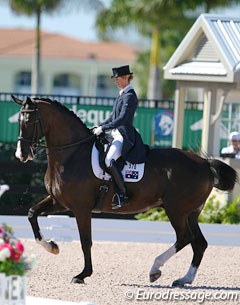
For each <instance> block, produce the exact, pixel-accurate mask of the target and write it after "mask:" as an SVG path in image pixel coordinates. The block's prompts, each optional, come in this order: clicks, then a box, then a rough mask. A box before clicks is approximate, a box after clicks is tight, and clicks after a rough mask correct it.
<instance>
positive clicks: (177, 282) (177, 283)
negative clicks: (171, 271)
mask: <svg viewBox="0 0 240 305" xmlns="http://www.w3.org/2000/svg"><path fill="white" fill-rule="evenodd" d="M172 287H179V288H182V287H184V282H182V281H179V280H176V281H174V282H173V283H172Z"/></svg>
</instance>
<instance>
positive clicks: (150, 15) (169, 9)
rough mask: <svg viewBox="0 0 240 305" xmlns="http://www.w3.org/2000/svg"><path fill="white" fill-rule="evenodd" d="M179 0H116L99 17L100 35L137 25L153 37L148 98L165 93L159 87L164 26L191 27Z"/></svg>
mask: <svg viewBox="0 0 240 305" xmlns="http://www.w3.org/2000/svg"><path fill="white" fill-rule="evenodd" d="M186 21H188V20H187V19H186V17H185V16H184V10H183V1H180V0H168V1H165V0H148V1H146V0H131V1H129V0H113V1H112V5H111V7H110V8H108V9H105V10H102V11H101V12H100V13H99V14H98V16H97V20H96V25H97V28H98V30H99V34H100V36H101V37H102V38H106V36H107V35H108V34H109V32H110V31H114V30H115V29H117V28H119V27H122V28H126V27H129V26H130V25H132V24H134V25H135V26H136V27H137V29H138V30H139V32H140V33H141V34H143V35H145V36H151V41H152V43H151V51H150V69H149V82H148V94H147V97H148V98H149V99H159V98H161V96H162V93H161V86H160V67H159V55H160V47H159V46H160V38H161V37H160V35H161V34H162V32H163V31H164V30H165V29H170V28H171V29H174V28H175V29H176V28H178V27H179V24H181V26H182V27H186V25H188V26H189V23H187V22H186Z"/></svg>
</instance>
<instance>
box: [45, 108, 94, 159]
mask: <svg viewBox="0 0 240 305" xmlns="http://www.w3.org/2000/svg"><path fill="white" fill-rule="evenodd" d="M44 118H46V119H44V122H43V125H44V126H47V127H46V132H45V139H46V144H47V147H48V148H49V152H48V154H49V156H53V155H55V156H58V158H59V157H60V156H62V157H61V158H63V157H65V158H67V157H68V155H70V154H72V153H73V150H74V149H77V148H79V147H78V146H77V145H76V146H75V145H73V146H71V147H69V148H67V146H69V145H71V144H74V143H77V142H80V141H81V140H83V139H86V138H87V137H90V136H91V134H90V131H89V130H88V129H87V128H86V126H85V125H84V124H83V123H81V121H78V120H77V119H76V118H74V117H71V116H69V115H68V114H65V113H64V112H60V111H59V110H57V111H55V112H54V111H52V110H49V111H48V112H47V115H46V114H45V116H44ZM56 148H59V149H56ZM61 150H62V151H64V153H61V154H60V153H59V152H60V151H61Z"/></svg>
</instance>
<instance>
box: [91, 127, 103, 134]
mask: <svg viewBox="0 0 240 305" xmlns="http://www.w3.org/2000/svg"><path fill="white" fill-rule="evenodd" d="M102 132H103V130H102V126H99V127H96V128H95V129H94V130H93V133H94V134H95V135H96V136H99V135H100V134H101V133H102Z"/></svg>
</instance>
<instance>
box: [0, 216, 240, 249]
mask: <svg viewBox="0 0 240 305" xmlns="http://www.w3.org/2000/svg"><path fill="white" fill-rule="evenodd" d="M4 222H5V223H7V224H8V225H9V226H12V227H13V229H14V232H15V235H16V236H17V237H19V238H33V233H32V230H31V228H30V225H29V223H28V220H27V217H26V216H0V224H1V223H4ZM39 224H40V227H41V230H42V233H43V235H44V236H45V237H47V238H54V239H55V240H58V241H71V240H79V234H78V231H77V225H76V221H75V219H74V218H70V217H68V216H50V217H39ZM200 226H201V228H202V232H203V234H204V236H205V238H206V239H207V241H208V243H209V245H223V246H240V225H219V224H201V225H200ZM92 227H93V240H104V241H129V242H151V243H173V242H174V241H175V232H174V230H173V229H172V227H171V225H170V223H168V222H153V221H136V220H119V219H99V218H97V219H96V218H95V219H93V220H92Z"/></svg>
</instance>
